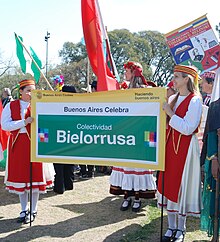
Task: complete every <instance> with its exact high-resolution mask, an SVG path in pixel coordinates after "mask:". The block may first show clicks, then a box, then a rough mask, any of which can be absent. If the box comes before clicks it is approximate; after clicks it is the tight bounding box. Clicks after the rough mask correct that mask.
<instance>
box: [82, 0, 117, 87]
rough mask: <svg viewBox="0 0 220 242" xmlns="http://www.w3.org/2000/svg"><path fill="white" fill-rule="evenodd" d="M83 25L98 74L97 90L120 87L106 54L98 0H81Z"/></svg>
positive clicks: (85, 37) (86, 42)
mask: <svg viewBox="0 0 220 242" xmlns="http://www.w3.org/2000/svg"><path fill="white" fill-rule="evenodd" d="M81 11H82V25H83V33H84V39H85V44H86V49H87V53H88V57H89V61H90V64H91V67H92V70H93V72H94V73H95V75H96V76H97V91H107V90H116V89H119V85H118V82H117V80H116V78H115V77H114V75H113V74H112V72H111V71H110V69H109V67H108V65H107V62H106V59H105V54H104V49H103V44H106V43H105V40H104V36H105V34H104V33H103V31H104V30H103V28H102V23H101V16H100V12H99V8H98V2H97V0H81Z"/></svg>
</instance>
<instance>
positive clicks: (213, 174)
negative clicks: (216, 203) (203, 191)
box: [212, 157, 220, 180]
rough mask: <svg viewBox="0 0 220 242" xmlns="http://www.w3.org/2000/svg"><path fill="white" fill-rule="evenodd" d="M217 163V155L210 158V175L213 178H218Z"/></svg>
mask: <svg viewBox="0 0 220 242" xmlns="http://www.w3.org/2000/svg"><path fill="white" fill-rule="evenodd" d="M219 171H220V169H219V163H218V159H217V157H215V158H213V159H212V176H213V177H214V179H215V180H217V179H218V176H219Z"/></svg>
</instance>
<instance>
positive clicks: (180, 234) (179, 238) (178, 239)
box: [172, 229, 186, 242]
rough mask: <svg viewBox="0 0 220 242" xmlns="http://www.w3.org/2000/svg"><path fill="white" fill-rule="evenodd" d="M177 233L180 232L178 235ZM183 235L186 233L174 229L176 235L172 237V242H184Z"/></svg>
mask: <svg viewBox="0 0 220 242" xmlns="http://www.w3.org/2000/svg"><path fill="white" fill-rule="evenodd" d="M178 232H180V233H178ZM185 234H186V231H182V230H180V229H176V234H175V236H174V237H173V240H172V241H175V242H183V241H184V238H185ZM176 236H178V237H177V238H176Z"/></svg>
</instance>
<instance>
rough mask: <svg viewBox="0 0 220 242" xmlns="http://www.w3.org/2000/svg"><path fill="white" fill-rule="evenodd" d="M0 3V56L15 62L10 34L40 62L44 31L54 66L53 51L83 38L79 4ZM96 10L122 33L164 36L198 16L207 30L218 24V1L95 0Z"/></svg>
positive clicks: (64, 0)
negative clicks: (206, 23) (152, 32)
mask: <svg viewBox="0 0 220 242" xmlns="http://www.w3.org/2000/svg"><path fill="white" fill-rule="evenodd" d="M208 3H210V4H211V5H209V4H208ZM0 4H1V8H0V9H1V14H0V23H1V27H0V52H1V53H2V56H3V57H7V58H9V57H11V56H12V57H13V58H14V60H15V61H17V57H16V54H15V40H14V32H16V33H17V34H18V35H20V36H22V37H23V39H24V41H25V42H26V43H27V44H28V45H30V46H32V47H33V49H34V50H35V52H36V53H37V54H38V56H39V57H40V59H41V60H42V61H43V62H44V63H45V59H46V42H45V40H44V37H45V35H46V33H47V31H48V32H50V39H49V42H48V44H49V45H48V46H49V51H48V54H49V56H48V57H49V63H52V64H56V63H57V62H58V61H59V59H58V50H60V49H62V46H63V43H64V42H66V41H71V42H74V43H77V42H79V41H80V40H81V38H82V37H83V31H82V21H81V0H1V1H0ZM99 5H100V9H101V13H102V18H103V22H104V24H105V25H106V26H107V28H108V30H109V31H112V30H114V29H122V28H126V29H129V30H130V31H131V32H137V31H141V30H157V31H159V32H161V33H168V32H170V31H172V30H174V29H176V28H178V27H181V26H182V25H184V24H186V23H188V22H190V21H192V20H194V19H196V18H198V17H200V16H202V15H204V14H207V17H208V19H209V21H210V23H211V25H212V26H213V28H215V25H217V24H218V23H219V22H220V15H219V8H218V5H219V0H212V1H209V2H208V1H207V0H183V1H182V2H181V1H178V2H177V1H176V0H175V1H174V0H167V1H164V0H154V1H150V0H99ZM215 33H216V32H215ZM216 35H217V33H216ZM217 37H218V36H217Z"/></svg>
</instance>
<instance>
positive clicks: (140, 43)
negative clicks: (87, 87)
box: [59, 29, 174, 86]
mask: <svg viewBox="0 0 220 242" xmlns="http://www.w3.org/2000/svg"><path fill="white" fill-rule="evenodd" d="M108 37H109V42H110V49H111V53H112V57H113V59H114V61H115V64H116V68H117V70H118V73H119V76H120V78H121V80H123V75H124V68H123V64H124V63H125V62H127V61H128V60H131V61H137V62H140V63H141V64H142V66H143V73H144V76H145V77H146V78H147V79H148V80H151V81H153V82H155V83H157V85H158V86H164V85H166V84H167V82H168V81H169V80H170V78H171V73H172V70H173V65H174V62H173V59H172V57H171V55H170V52H169V49H168V47H167V45H166V41H165V38H164V36H163V35H162V34H160V33H159V32H156V31H141V32H137V33H131V32H130V31H129V30H127V29H121V30H114V31H110V32H108ZM59 56H60V57H62V61H63V64H62V65H70V66H68V69H69V71H70V70H72V74H71V80H72V81H74V82H77V80H78V82H79V83H81V84H82V83H86V80H87V67H86V65H85V59H86V49H85V46H84V45H83V44H82V43H81V42H80V43H78V44H73V43H71V42H66V43H64V45H63V49H62V50H61V51H59ZM82 60H84V61H82ZM73 63H75V64H76V63H78V68H76V66H75V65H73ZM65 69H66V68H65ZM79 69H80V70H79ZM66 71H67V70H66ZM91 72H92V71H91V69H90V73H91ZM73 73H74V74H73ZM64 76H65V75H64ZM94 78H95V77H94V75H91V74H90V76H89V79H90V80H91V81H90V83H91V82H92V79H94Z"/></svg>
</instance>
